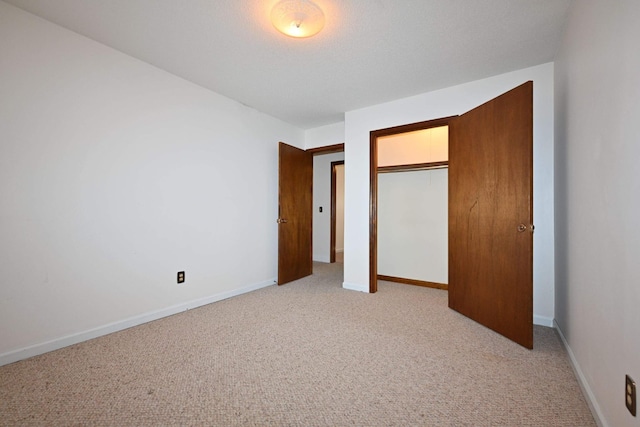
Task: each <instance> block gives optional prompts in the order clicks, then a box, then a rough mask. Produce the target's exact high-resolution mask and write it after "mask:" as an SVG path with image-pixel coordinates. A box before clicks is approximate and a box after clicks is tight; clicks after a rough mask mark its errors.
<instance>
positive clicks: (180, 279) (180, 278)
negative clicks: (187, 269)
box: [178, 271, 184, 283]
mask: <svg viewBox="0 0 640 427" xmlns="http://www.w3.org/2000/svg"><path fill="white" fill-rule="evenodd" d="M178 283H184V271H178Z"/></svg>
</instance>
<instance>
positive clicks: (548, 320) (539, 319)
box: [533, 314, 555, 328]
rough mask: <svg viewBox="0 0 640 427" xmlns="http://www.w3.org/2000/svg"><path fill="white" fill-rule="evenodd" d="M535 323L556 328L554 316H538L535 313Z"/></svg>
mask: <svg viewBox="0 0 640 427" xmlns="http://www.w3.org/2000/svg"><path fill="white" fill-rule="evenodd" d="M533 324H534V325H540V326H546V327H548V328H554V327H555V325H554V320H553V318H552V317H545V316H538V315H537V314H534V315H533Z"/></svg>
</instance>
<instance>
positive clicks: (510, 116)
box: [449, 82, 533, 348]
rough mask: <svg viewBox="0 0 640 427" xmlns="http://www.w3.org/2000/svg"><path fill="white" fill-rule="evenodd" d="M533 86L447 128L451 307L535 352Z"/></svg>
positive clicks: (513, 91) (475, 112)
mask: <svg viewBox="0 0 640 427" xmlns="http://www.w3.org/2000/svg"><path fill="white" fill-rule="evenodd" d="M532 224H533V82H527V83H525V84H523V85H521V86H519V87H517V88H515V89H513V90H511V91H509V92H507V93H505V94H503V95H501V96H499V97H497V98H495V99H493V100H491V101H489V102H487V103H485V104H483V105H481V106H479V107H477V108H475V109H473V110H471V111H469V112H468V113H465V114H463V115H461V116H459V117H457V118H455V119H453V120H451V121H450V122H449V307H450V308H452V309H454V310H456V311H458V312H460V313H461V314H463V315H465V316H467V317H469V318H471V319H473V320H475V321H477V322H478V323H481V324H483V325H485V326H487V327H488V328H490V329H492V330H494V331H496V332H498V333H500V334H502V335H504V336H505V337H507V338H509V339H511V340H513V341H515V342H517V343H518V344H520V345H522V346H524V347H526V348H533V225H532Z"/></svg>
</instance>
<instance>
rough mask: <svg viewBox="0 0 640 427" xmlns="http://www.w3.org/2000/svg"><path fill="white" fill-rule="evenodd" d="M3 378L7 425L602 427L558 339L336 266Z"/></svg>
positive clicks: (4, 372)
mask: <svg viewBox="0 0 640 427" xmlns="http://www.w3.org/2000/svg"><path fill="white" fill-rule="evenodd" d="M314 268H315V274H314V275H313V276H311V277H309V278H306V279H302V280H300V281H297V282H294V283H291V284H288V285H285V286H282V287H276V286H271V287H269V288H265V289H262V290H259V291H255V292H252V293H250V294H245V295H242V296H239V297H235V298H232V299H229V300H226V301H222V302H218V303H215V304H211V305H208V306H205V307H202V308H199V309H195V310H191V311H188V312H185V313H182V314H179V315H175V316H172V317H169V318H165V319H162V320H158V321H155V322H151V323H148V324H145V325H142V326H139V327H136V328H132V329H129V330H126V331H122V332H119V333H115V334H112V335H109V336H105V337H102V338H98V339H94V340H91V341H88V342H85V343H82V344H78V345H75V346H71V347H67V348H64V349H62V350H58V351H55V352H51V353H48V354H45V355H42V356H38V357H34V358H32V359H29V360H25V361H22V362H18V363H14V364H11V365H7V366H4V367H0V425H38V426H56V425H64V426H67V425H98V426H107V425H113V426H127V425H131V426H147V425H148V426H160V425H165V426H166V425H211V426H234V425H248V426H347V425H349V426H353V425H355V426H423V425H424V426H592V425H595V423H594V421H593V418H592V416H591V414H590V412H589V409H588V408H587V405H586V402H585V400H584V398H583V396H582V394H581V392H580V389H579V387H578V384H577V382H576V379H575V377H574V375H573V372H572V370H571V367H570V365H569V362H568V359H567V356H566V353H565V352H564V350H563V348H562V346H561V343H560V341H559V338H558V336H557V334H556V332H555V331H554V330H553V329H548V328H543V327H536V329H535V348H534V350H533V351H529V350H526V349H524V348H522V347H520V346H518V345H517V344H513V343H511V342H510V341H508V340H507V339H505V338H502V337H501V336H499V335H497V334H495V333H493V332H491V331H489V330H487V329H485V328H484V327H482V326H480V325H478V324H476V323H474V322H472V321H470V320H468V319H466V318H465V317H463V316H461V315H459V314H457V313H455V312H453V311H451V310H449V309H448V308H447V294H446V291H440V290H434V289H426V288H420V287H413V286H409V285H401V284H395V283H388V282H381V283H380V284H379V292H378V293H377V294H375V295H368V294H364V293H360V292H354V291H347V290H343V289H342V288H341V282H342V278H341V274H342V271H341V268H342V265H341V264H332V265H328V264H316V265H315V266H314Z"/></svg>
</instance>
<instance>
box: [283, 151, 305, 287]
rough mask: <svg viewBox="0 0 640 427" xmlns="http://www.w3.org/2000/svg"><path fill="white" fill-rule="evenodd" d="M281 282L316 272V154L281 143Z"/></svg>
mask: <svg viewBox="0 0 640 427" xmlns="http://www.w3.org/2000/svg"><path fill="white" fill-rule="evenodd" d="M278 165H279V168H278V285H283V284H285V283H289V282H292V281H294V280H297V279H300V278H302V277H305V276H308V275H310V274H311V273H312V269H313V264H312V254H311V251H312V247H311V233H312V228H311V227H312V218H313V215H312V214H313V199H312V191H313V154H311V153H309V152H307V151H304V150H301V149H299V148H296V147H292V146H290V145H287V144H285V143H282V142H281V143H280V146H279V164H278Z"/></svg>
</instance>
